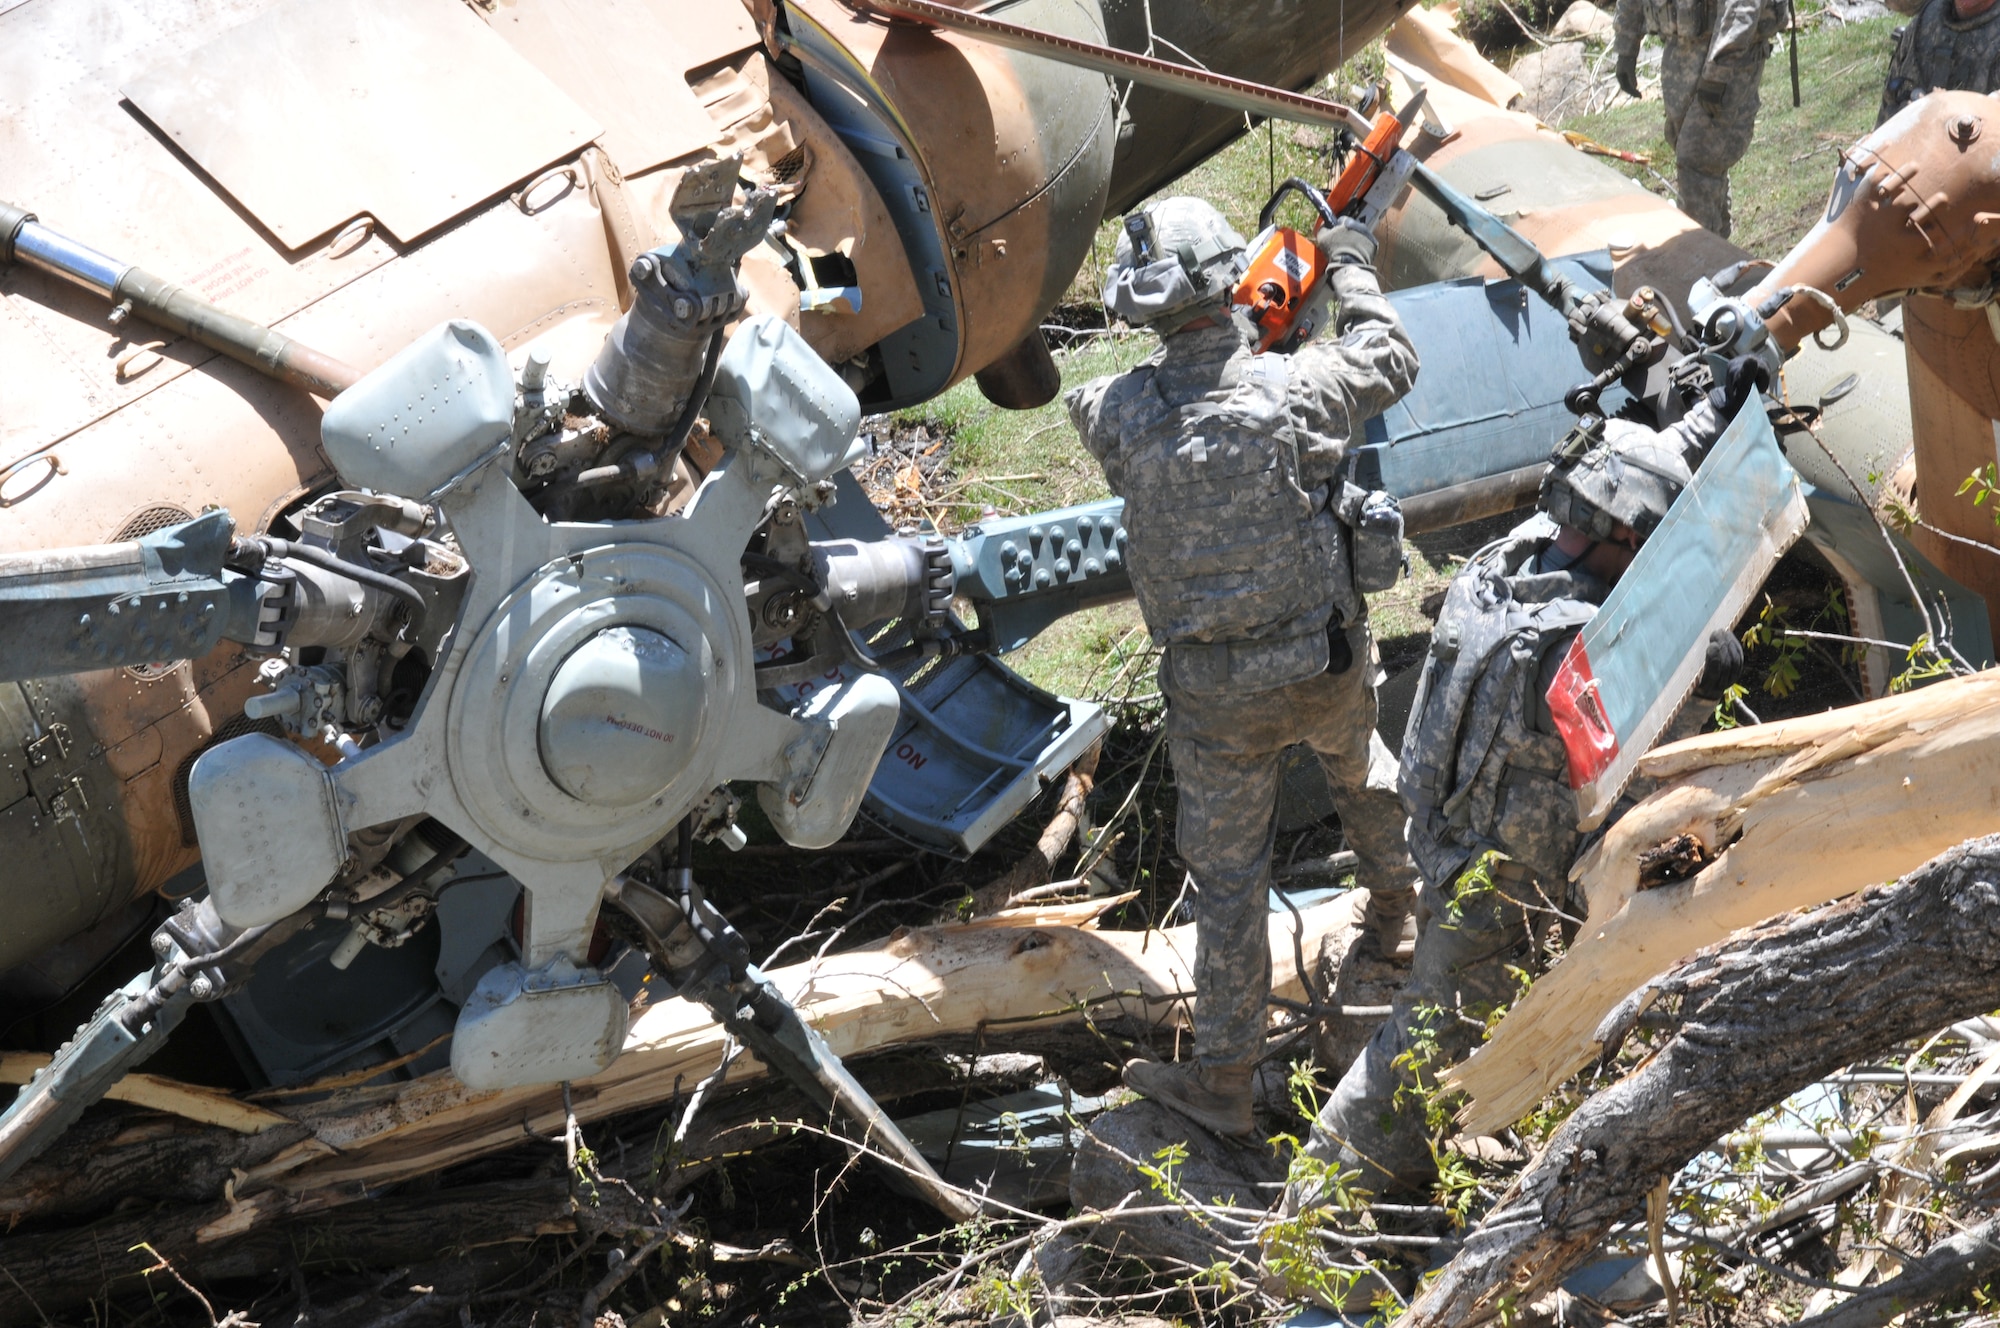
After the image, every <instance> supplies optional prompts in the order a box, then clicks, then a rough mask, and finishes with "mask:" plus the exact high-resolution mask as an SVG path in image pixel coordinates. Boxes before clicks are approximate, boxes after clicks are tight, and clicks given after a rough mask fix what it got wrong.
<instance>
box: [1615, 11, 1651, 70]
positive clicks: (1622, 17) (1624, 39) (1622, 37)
mask: <svg viewBox="0 0 2000 1328" xmlns="http://www.w3.org/2000/svg"><path fill="white" fill-rule="evenodd" d="M1645 36H1646V0H1618V10H1617V14H1616V16H1615V17H1614V18H1613V20H1612V25H1611V49H1612V51H1613V52H1614V53H1615V54H1616V55H1617V57H1618V59H1619V60H1620V61H1621V62H1622V61H1626V60H1631V61H1635V62H1636V61H1637V59H1638V57H1639V43H1640V42H1641V41H1642V40H1643V39H1644V38H1645Z"/></svg>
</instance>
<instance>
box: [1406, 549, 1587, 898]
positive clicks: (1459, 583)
mask: <svg viewBox="0 0 2000 1328" xmlns="http://www.w3.org/2000/svg"><path fill="white" fill-rule="evenodd" d="M1553 534H1554V527H1553V525H1552V524H1550V523H1549V522H1547V521H1546V520H1544V519H1540V518H1538V519H1536V520H1534V521H1531V522H1529V523H1527V524H1525V525H1523V526H1521V527H1518V528H1517V529H1515V530H1514V531H1513V532H1512V533H1510V534H1508V535H1507V536H1506V537H1505V538H1503V539H1500V540H1498V541H1496V542H1494V543H1492V544H1489V545H1487V546H1486V547H1485V548H1484V549H1481V550H1480V551H1479V552H1478V553H1476V554H1474V555H1473V556H1472V559H1471V560H1470V561H1469V562H1468V563H1467V564H1466V565H1465V568H1464V569H1463V570H1461V571H1460V572H1459V574H1458V575H1457V576H1456V577H1455V578H1453V580H1452V583H1451V588H1450V589H1449V590H1448V591H1447V592H1446V594H1445V602H1444V609H1443V611H1442V612H1441V613H1440V614H1439V615H1438V621H1437V628H1436V631H1435V632H1434V633H1433V634H1432V637H1431V653H1430V657H1429V658H1428V659H1426V660H1425V661H1424V673H1423V677H1422V678H1421V680H1420V681H1419V682H1418V684H1417V694H1416V699H1415V701H1414V703H1413V705H1412V707H1411V710H1410V726H1409V728H1408V730H1407V731H1406V733H1405V735H1404V739H1403V759H1402V766H1401V769H1400V771H1399V773H1398V777H1397V791H1398V792H1399V793H1401V795H1402V798H1403V806H1404V808H1405V809H1406V810H1407V811H1408V812H1409V814H1410V855H1411V857H1412V858H1414V859H1415V861H1416V864H1417V867H1418V869H1419V870H1420V871H1421V872H1422V873H1423V876H1424V881H1425V884H1426V887H1427V888H1428V889H1429V890H1431V891H1432V892H1434V894H1435V893H1437V892H1442V894H1443V896H1444V898H1448V897H1449V887H1450V885H1451V883H1452V882H1453V881H1454V880H1455V879H1456V878H1457V876H1458V874H1459V873H1460V872H1461V871H1463V870H1464V868H1465V865H1466V863H1467V862H1468V861H1470V860H1471V859H1472V857H1473V856H1474V855H1475V854H1477V853H1480V852H1483V851H1484V850H1487V849H1498V850H1499V851H1501V852H1502V853H1505V854H1506V855H1507V856H1508V857H1510V858H1512V859H1514V860H1515V861H1516V862H1519V863H1520V864H1521V865H1522V866H1523V867H1526V868H1527V869H1528V870H1530V871H1532V872H1534V873H1535V875H1536V876H1538V877H1540V878H1541V880H1542V882H1543V885H1544V888H1553V889H1557V890H1560V889H1561V887H1562V882H1563V880H1564V879H1565V877H1566V876H1567V874H1568V871H1569V866H1570V863H1571V862H1572V861H1574V859H1575V854H1576V848H1577V844H1578V841H1579V838H1580V836H1579V833H1578V831H1577V828H1576V798H1575V795H1574V794H1572V793H1571V792H1570V788H1569V763H1568V757H1567V756H1566V755H1565V753H1564V750H1563V744H1562V739H1561V738H1559V737H1557V736H1555V735H1554V734H1552V733H1544V732H1542V731H1540V730H1539V729H1537V728H1536V727H1535V725H1534V723H1533V720H1534V715H1535V711H1536V708H1537V706H1538V704H1539V702H1540V697H1539V696H1538V695H1537V691H1538V689H1539V688H1540V686H1541V679H1542V673H1543V662H1544V661H1545V660H1546V659H1547V658H1548V657H1549V655H1550V653H1551V652H1552V651H1553V650H1555V649H1557V648H1559V647H1566V645H1567V643H1568V641H1569V638H1570V637H1571V636H1573V635H1574V634H1575V633H1576V631H1577V630H1578V629H1580V628H1581V627H1582V626H1583V625H1584V624H1585V623H1587V622H1589V621H1590V619H1591V617H1592V615H1594V614H1595V613H1596V612H1597V605H1598V604H1599V603H1601V602H1602V601H1603V599H1604V596H1605V595H1606V594H1607V593H1608V592H1609V587H1607V586H1606V585H1605V584H1604V583H1603V582H1602V581H1600V580H1598V579H1597V578H1596V577H1593V576H1590V575H1589V574H1587V573H1581V572H1549V573H1540V574H1537V573H1533V572H1531V571H1529V568H1530V566H1531V564H1532V561H1533V559H1534V558H1535V556H1536V555H1537V554H1539V553H1540V552H1541V551H1542V550H1543V549H1544V548H1546V547H1547V545H1548V543H1549V540H1550V538H1551V537H1552V536H1553ZM1429 902H1430V903H1431V904H1432V906H1433V907H1438V906H1440V905H1441V903H1442V902H1443V899H1440V898H1436V897H1433V898H1431V899H1430V901H1429Z"/></svg>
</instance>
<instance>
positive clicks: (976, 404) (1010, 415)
mask: <svg viewBox="0 0 2000 1328" xmlns="http://www.w3.org/2000/svg"><path fill="white" fill-rule="evenodd" d="M1159 344H1160V343H1159V339H1158V338H1157V337H1155V336H1153V335H1152V334H1151V333H1146V332H1126V333H1112V334H1107V335H1105V336H1102V337H1097V338H1093V339H1092V340H1091V341H1089V342H1088V343H1086V344H1085V345H1083V346H1082V347H1079V348H1078V349H1075V350H1070V351H1059V352H1057V354H1056V365H1057V367H1058V368H1060V369H1061V370H1062V378H1063V391H1064V392H1067V391H1068V390H1069V389H1070V388H1072V387H1076V386H1078V385H1079V384H1082V383H1087V382H1089V381H1090V380H1091V379H1093V378H1095V377H1097V376H1098V375H1100V374H1108V373H1117V372H1119V371H1120V370H1123V369H1129V368H1131V367H1132V366H1133V365H1135V364H1137V363H1138V362H1139V361H1140V360H1143V359H1144V358H1146V356H1148V355H1150V354H1152V353H1153V351H1154V350H1156V349H1158V347H1159ZM895 418H896V422H897V423H898V424H900V425H905V426H911V425H918V424H921V425H923V426H925V427H926V428H927V429H929V430H930V431H931V432H932V433H934V434H935V433H942V434H944V435H945V436H947V437H949V438H950V439H951V440H952V441H951V473H952V474H953V475H954V476H956V479H955V480H954V481H953V487H954V488H955V489H956V492H954V493H952V494H951V495H950V503H951V512H950V519H949V522H948V524H950V525H952V526H953V527H954V528H956V527H958V526H963V525H965V524H967V523H969V522H972V521H977V520H978V519H979V513H980V509H981V508H983V507H986V506H988V505H991V506H992V507H994V508H996V509H998V510H999V511H1001V512H1005V513H1008V514H1010V515H1018V514H1021V513H1025V512H1039V511H1044V510H1046V509H1048V508H1051V507H1067V506H1069V505H1070V504H1072V503H1087V502H1091V501H1093V500H1095V499H1098V498H1103V497H1105V496H1106V495H1107V494H1109V493H1110V490H1109V489H1107V488H1106V487H1105V485H1104V473H1103V472H1102V471H1100V470H1099V469H1098V468H1097V463H1096V462H1095V461H1093V460H1092V459H1091V457H1090V454H1089V453H1088V452H1086V451H1084V450H1083V444H1082V443H1081V442H1079V441H1078V439H1077V436H1076V430H1074V429H1072V428H1071V427H1070V423H1069V413H1068V412H1067V411H1065V410H1064V409H1063V403H1062V395H1061V394H1060V393H1058V394H1057V396H1056V399H1055V400H1054V401H1051V402H1050V403H1049V404H1048V405H1046V406H1040V407H1037V408H1036V409H1034V410H1002V409H1001V408H1000V407H998V406H996V405H994V404H993V403H992V402H990V401H988V400H987V399H986V398H985V397H984V396H982V395H981V394H980V391H979V385H978V384H977V383H975V382H974V381H973V380H972V379H970V378H968V379H966V380H965V381H964V382H962V383H960V384H958V385H957V386H956V387H954V388H952V389H951V390H950V391H949V392H946V393H945V394H944V395H943V396H941V397H938V398H936V399H934V400H931V401H926V402H925V403H924V404H922V405H921V406H912V407H911V408H909V409H908V410H904V411H898V412H897V414H896V416H895Z"/></svg>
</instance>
